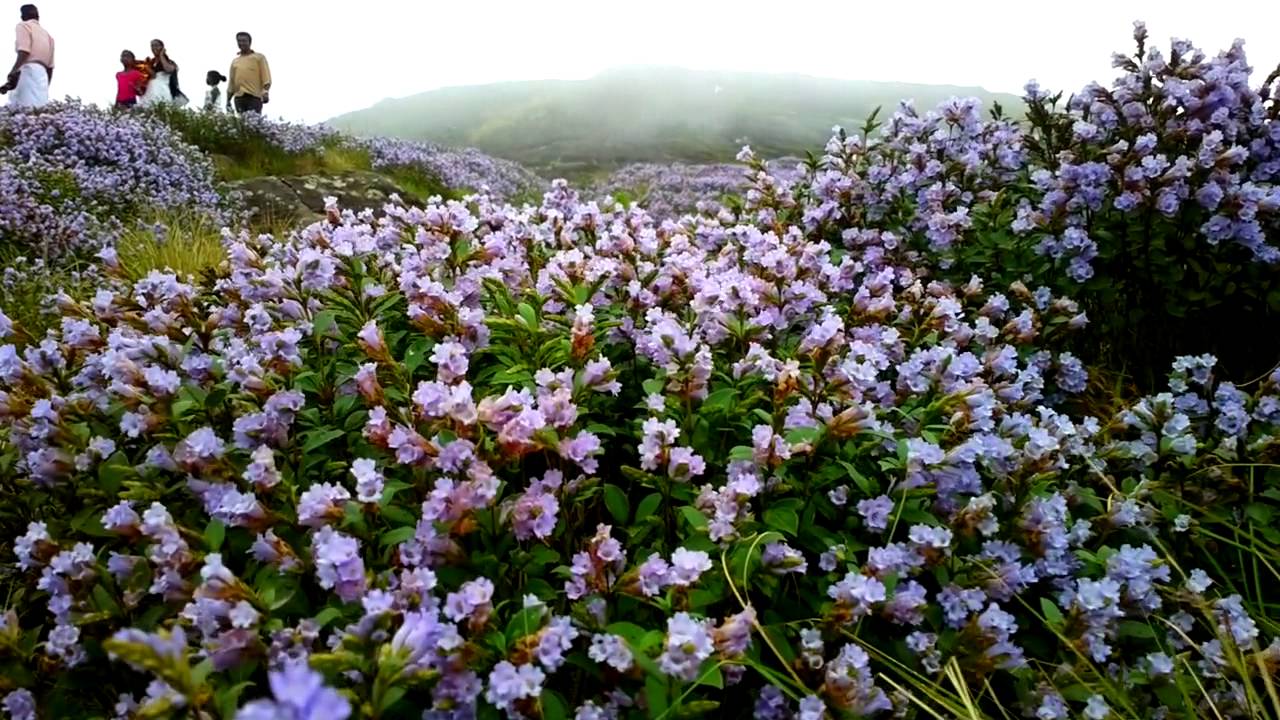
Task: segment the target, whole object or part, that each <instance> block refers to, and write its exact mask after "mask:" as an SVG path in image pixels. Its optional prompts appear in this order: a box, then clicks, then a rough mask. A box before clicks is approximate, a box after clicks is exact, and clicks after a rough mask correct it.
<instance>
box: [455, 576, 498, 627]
mask: <svg viewBox="0 0 1280 720" xmlns="http://www.w3.org/2000/svg"><path fill="white" fill-rule="evenodd" d="M493 589H494V587H493V582H492V581H491V580H489V579H488V578H483V577H482V578H477V579H475V580H469V581H467V582H465V583H463V584H462V587H460V588H459V589H458V591H457V592H452V593H449V595H448V597H446V598H445V603H444V614H445V616H446V617H448V618H449V619H450V620H453V621H454V622H462V621H463V620H468V621H470V622H472V623H474V624H476V625H483V624H484V622H485V621H486V620H487V619H488V617H489V613H490V612H491V611H492V610H493V605H492V604H491V603H492V600H493Z"/></svg>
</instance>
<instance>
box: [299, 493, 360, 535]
mask: <svg viewBox="0 0 1280 720" xmlns="http://www.w3.org/2000/svg"><path fill="white" fill-rule="evenodd" d="M350 499H351V493H349V492H347V489H346V488H344V487H342V486H341V485H334V484H333V483H317V484H315V485H312V486H311V487H309V488H307V490H306V491H304V492H303V493H302V495H301V496H300V497H299V498H298V524H300V525H304V526H306V527H311V528H318V527H320V526H322V525H327V524H328V523H331V522H333V521H335V520H340V519H341V518H342V515H343V512H344V510H343V506H344V503H346V501H348V500H350Z"/></svg>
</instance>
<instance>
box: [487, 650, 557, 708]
mask: <svg viewBox="0 0 1280 720" xmlns="http://www.w3.org/2000/svg"><path fill="white" fill-rule="evenodd" d="M545 679H546V674H544V673H543V672H542V670H540V669H538V667H537V666H536V665H520V666H519V667H517V666H515V665H512V664H511V663H509V662H507V661H506V660H503V661H502V662H500V663H498V664H497V665H495V666H494V668H493V672H491V673H489V686H488V688H487V689H486V690H485V691H484V699H485V700H488V701H489V702H490V703H491V704H492V705H493V706H494V707H497V708H498V709H500V710H503V711H505V712H507V713H508V714H511V713H512V712H514V706H515V703H516V701H518V700H523V699H526V698H536V697H538V696H539V695H541V694H542V682H543V680H545Z"/></svg>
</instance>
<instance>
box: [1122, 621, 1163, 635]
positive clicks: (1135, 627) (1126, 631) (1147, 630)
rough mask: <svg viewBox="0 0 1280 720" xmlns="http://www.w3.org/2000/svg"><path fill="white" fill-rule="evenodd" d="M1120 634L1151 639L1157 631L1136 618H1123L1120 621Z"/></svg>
mask: <svg viewBox="0 0 1280 720" xmlns="http://www.w3.org/2000/svg"><path fill="white" fill-rule="evenodd" d="M1119 635H1120V637H1132V638H1147V639H1149V638H1153V637H1155V636H1156V632H1155V630H1152V629H1151V626H1150V625H1148V624H1146V623H1143V622H1138V621H1136V620H1122V621H1121V622H1120V629H1119Z"/></svg>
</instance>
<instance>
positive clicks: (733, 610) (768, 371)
mask: <svg viewBox="0 0 1280 720" xmlns="http://www.w3.org/2000/svg"><path fill="white" fill-rule="evenodd" d="M1134 39H1135V43H1136V46H1137V47H1136V50H1135V51H1134V52H1133V53H1131V54H1129V55H1119V56H1117V58H1116V61H1115V64H1116V67H1117V69H1118V73H1119V78H1118V79H1117V80H1116V81H1115V82H1113V83H1111V84H1109V85H1105V86H1104V85H1098V84H1095V85H1090V86H1088V87H1086V88H1084V89H1082V90H1080V91H1079V92H1076V93H1075V94H1072V95H1070V96H1065V95H1059V94H1056V93H1053V94H1050V93H1048V92H1046V91H1044V90H1042V89H1040V88H1039V87H1038V86H1036V85H1035V84H1034V83H1033V84H1030V85H1028V87H1027V90H1026V97H1025V102H1026V104H1027V113H1026V118H1025V119H1017V120H1015V119H1013V118H1010V117H1006V116H1004V115H1003V114H1002V113H1000V112H998V111H991V112H984V109H983V108H982V107H981V104H980V103H979V102H977V101H976V100H970V99H963V98H957V99H954V100H951V101H948V102H946V103H943V104H942V105H940V106H938V107H936V108H931V109H917V108H914V107H912V106H911V104H909V103H904V104H903V105H902V106H900V107H899V108H897V109H896V110H894V111H893V112H890V113H887V114H886V115H885V117H884V118H883V121H882V122H877V121H876V120H874V119H871V120H868V122H867V124H866V126H865V127H863V128H861V129H860V130H858V131H849V130H845V129H841V128H837V129H836V130H835V131H833V135H832V137H831V139H830V141H829V142H828V143H827V144H826V146H825V147H824V148H821V149H815V152H814V154H813V156H812V157H810V158H808V159H806V160H803V161H801V160H788V161H785V162H782V163H778V162H774V163H773V164H770V163H769V161H768V160H767V159H765V158H759V157H756V155H755V154H754V153H753V152H752V151H751V149H750V148H744V149H743V150H742V153H741V154H740V156H739V158H740V161H741V162H742V166H741V168H740V169H737V170H723V171H722V169H719V168H716V169H697V168H688V167H681V168H669V169H653V168H649V169H644V168H638V169H633V170H631V171H628V172H630V173H631V175H632V177H635V178H639V180H634V181H632V180H626V178H625V177H624V178H623V179H622V180H620V181H618V182H617V183H616V184H614V185H607V184H606V186H601V187H597V188H593V189H575V188H573V187H571V186H570V185H569V184H568V183H565V182H564V181H554V182H551V183H543V182H542V181H541V180H540V179H538V178H536V176H533V175H532V174H531V173H528V172H527V171H525V170H523V169H522V168H519V167H518V166H515V165H514V164H511V163H506V162H504V161H499V160H496V159H493V158H489V157H488V156H485V155H482V154H480V153H477V152H475V151H465V150H451V149H447V148H439V147H436V146H430V145H412V144H405V143H401V142H397V141H386V140H354V139H351V138H348V137H346V136H343V135H341V134H338V133H334V132H333V131H330V130H326V129H324V128H304V127H298V126H287V125H274V124H268V123H262V124H259V123H257V122H253V123H250V124H248V125H246V124H243V123H238V122H236V121H231V120H227V119H211V118H205V117H201V116H198V115H193V114H190V113H178V114H174V115H173V116H171V117H163V116H146V115H125V116H119V115H111V114H106V113H102V112H99V111H96V110H93V109H90V108H84V107H80V106H62V107H58V108H53V109H50V110H45V111H38V112H34V113H16V114H14V113H8V112H5V111H0V160H2V161H3V163H2V164H0V237H2V241H0V246H2V249H3V251H4V252H6V253H9V255H8V257H15V256H21V257H23V258H25V259H24V260H23V262H25V263H28V264H31V265H32V266H38V267H39V268H40V273H41V274H40V275H39V277H40V278H41V280H40V283H41V284H43V285H45V286H46V287H45V292H46V293H47V294H49V297H48V299H47V302H42V303H35V304H34V305H35V307H32V303H30V302H27V303H26V304H22V303H20V302H19V301H20V300H22V297H25V296H29V295H31V294H32V293H34V292H35V289H34V288H33V287H32V285H31V281H30V277H28V276H27V274H26V273H24V272H19V271H16V270H15V271H13V272H10V273H8V274H6V277H5V278H4V287H5V288H6V290H5V291H4V293H3V294H0V430H3V434H2V435H0V493H3V498H4V502H3V503H0V583H3V592H0V698H2V701H0V707H2V708H3V710H4V712H7V713H8V716H9V717H12V718H20V719H22V720H28V719H31V718H72V717H74V718H80V717H84V718H104V717H114V718H235V719H239V720H265V719H273V720H274V719H288V720H343V719H345V718H388V719H391V718H430V719H433V720H434V719H440V720H444V719H452V718H456V719H459V720H460V719H462V718H477V717H478V718H504V717H505V718H533V719H540V720H559V719H561V718H576V719H577V720H595V719H600V718H617V719H622V718H628V719H629V718H693V717H726V718H739V717H754V718H759V719H761V720H782V719H784V718H787V719H792V718H794V719H802V720H821V719H823V718H826V719H829V720H844V719H846V718H890V717H903V718H955V717H961V718H993V719H994V718H1011V717H1028V718H1036V719H1037V720H1058V719H1066V718H1088V719H1089V720H1103V719H1105V718H1165V719H1166V720H1174V719H1180V718H1186V719H1190V718H1205V717H1213V718H1223V719H1225V718H1280V693H1278V692H1277V683H1280V675H1278V674H1280V613H1278V612H1277V604H1278V603H1280V594H1278V593H1277V591H1276V590H1275V588H1276V587H1278V586H1280V585H1277V583H1278V582H1280V570H1278V569H1277V568H1280V531H1278V530H1277V528H1276V524H1275V519H1276V513H1277V510H1280V465H1278V464H1277V461H1278V460H1280V367H1278V366H1280V333H1278V332H1276V331H1277V329H1280V322H1277V313H1280V292H1278V291H1277V288H1280V246H1278V245H1277V238H1278V237H1280V93H1278V92H1277V90H1276V88H1275V86H1274V82H1275V80H1276V74H1272V75H1270V76H1267V77H1264V78H1255V77H1254V76H1253V75H1252V71H1251V68H1250V67H1249V66H1248V63H1247V61H1246V58H1245V55H1244V51H1243V47H1242V45H1240V44H1237V45H1235V46H1233V47H1231V48H1229V49H1228V50H1226V51H1224V52H1222V53H1219V54H1217V55H1214V56H1208V55H1206V54H1204V53H1202V52H1200V51H1199V50H1197V49H1195V48H1194V47H1193V46H1192V45H1191V44H1190V43H1187V42H1183V41H1175V42H1174V43H1173V44H1172V46H1171V47H1169V48H1167V49H1157V48H1156V47H1154V45H1152V44H1150V43H1149V42H1148V38H1147V37H1146V31H1145V28H1144V27H1143V26H1142V25H1141V24H1140V23H1139V24H1137V25H1135V33H1134ZM1258 80H1261V82H1260V83H1258V82H1257V81H1258ZM993 110H994V109H993ZM108 140H110V141H111V142H107V141H108ZM142 140H145V142H142ZM135 141H137V142H135ZM247 148H248V149H247ZM218 158H222V159H221V160H219V159H218ZM228 158H229V159H230V160H228ZM264 158H265V159H264ZM228 162H238V163H248V162H257V163H259V164H260V165H261V168H266V167H268V166H269V165H271V164H272V163H275V164H277V165H280V166H285V165H287V166H288V167H291V168H293V167H297V166H300V165H301V164H310V165H314V166H315V167H320V168H326V167H327V168H333V167H338V166H339V165H342V166H344V167H346V166H351V165H359V166H360V167H372V168H376V169H377V170H379V171H383V172H387V173H392V174H394V173H401V174H400V175H399V177H400V178H401V179H402V180H403V182H406V183H411V184H413V185H414V187H416V188H421V189H426V190H430V191H431V192H432V195H431V197H430V198H429V199H428V200H427V201H426V202H425V203H424V204H423V205H422V206H420V207H415V206H411V205H408V204H406V203H403V202H398V201H396V200H392V201H390V202H388V203H386V204H385V205H384V206H383V207H381V208H377V209H369V210H364V211H361V212H355V211H352V210H349V209H344V208H342V207H339V206H337V205H336V204H331V205H330V207H329V208H328V209H327V215H326V217H325V218H324V219H323V220H320V221H318V222H315V223H312V224H309V225H308V226H306V227H304V228H294V229H288V228H281V229H277V230H276V231H274V232H264V229H263V228H257V227H251V226H248V225H246V224H245V221H244V218H243V215H242V208H240V207H239V206H238V205H237V199H236V198H235V197H234V195H233V194H228V193H225V192H223V181H224V180H225V179H226V177H227V176H228V173H231V172H233V171H234V168H233V167H231V166H229V165H227V163H228ZM219 163H222V164H221V165H220V164H219ZM261 168H260V169H261ZM724 176H729V177H734V178H737V179H736V180H732V181H723V182H722V181H721V180H719V179H718V178H720V177H724ZM634 184H639V185H643V189H642V190H643V191H642V192H640V193H637V194H635V195H633V193H632V190H633V189H635V188H634ZM664 184H665V185H664ZM623 186H627V187H623ZM667 186H670V188H671V189H670V191H669V192H668V193H667V194H666V195H663V194H662V193H663V192H664V191H665V190H664V188H665V187H667ZM691 194H692V195H697V194H703V195H705V197H703V198H701V200H702V202H698V199H697V198H695V199H693V205H692V207H690V206H689V205H688V202H689V196H690V195H691ZM636 195H640V196H644V197H648V196H653V197H654V198H655V199H659V200H661V201H662V202H667V203H668V205H667V206H666V207H662V208H660V209H659V211H658V213H657V214H655V213H653V212H651V211H650V210H649V209H647V208H646V207H645V205H644V203H643V202H633V201H632V199H633V197H635V196H636ZM664 198H665V199H664ZM175 209H181V210H182V211H184V213H185V216H184V217H185V218H186V219H185V220H183V221H182V222H190V223H193V225H192V226H200V227H203V226H205V225H213V226H216V227H218V228H219V233H218V236H217V255H216V257H215V258H214V259H213V260H212V261H210V262H208V263H207V264H205V265H204V266H202V267H196V268H187V269H186V270H178V269H175V268H172V267H170V266H167V265H163V264H160V263H157V262H155V258H156V257H159V256H158V255H156V254H155V253H154V252H152V253H151V254H148V253H147V252H142V251H140V250H139V248H140V247H149V248H154V247H155V245H156V244H158V243H159V244H163V243H173V242H177V243H179V248H181V247H183V246H182V245H181V243H182V242H183V240H182V232H183V231H182V228H184V227H187V226H185V225H181V224H180V223H179V221H177V220H175V219H174V216H173V215H172V213H171V211H173V210H175ZM193 216H194V217H196V218H197V220H191V217H193ZM156 218H169V220H168V222H169V223H170V226H169V227H168V229H167V230H166V231H165V232H159V231H156V232H152V229H149V228H148V229H146V233H150V234H146V233H144V235H146V237H147V238H149V239H148V240H147V241H146V243H151V244H150V245H148V244H146V243H143V242H142V241H140V240H139V239H138V238H139V235H138V232H139V231H138V229H137V226H138V225H139V224H140V223H141V224H143V225H146V224H153V223H155V222H157V220H156ZM224 227H225V229H222V228H224ZM175 232H177V235H178V237H177V239H176V240H175V239H174V238H173V236H174V233H175ZM161 238H163V240H162V239H161ZM14 267H16V265H15V266H14ZM24 283H26V284H24ZM19 305H21V308H20V309H21V310H22V312H21V314H20V313H19V311H18V310H16V309H14V308H15V307H18V306H19Z"/></svg>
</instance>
